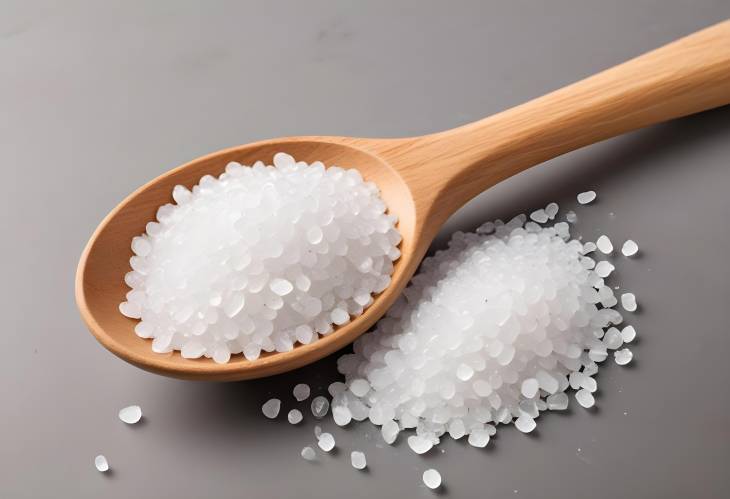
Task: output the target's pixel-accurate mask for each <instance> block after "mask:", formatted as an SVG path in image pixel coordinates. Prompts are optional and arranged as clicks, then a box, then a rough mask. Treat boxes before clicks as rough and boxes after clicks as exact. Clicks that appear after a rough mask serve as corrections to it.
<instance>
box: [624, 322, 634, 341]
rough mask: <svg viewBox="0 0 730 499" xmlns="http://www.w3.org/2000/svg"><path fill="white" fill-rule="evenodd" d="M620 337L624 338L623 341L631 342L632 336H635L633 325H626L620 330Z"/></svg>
mask: <svg viewBox="0 0 730 499" xmlns="http://www.w3.org/2000/svg"><path fill="white" fill-rule="evenodd" d="M621 338H622V339H623V340H624V343H631V342H632V341H634V338H636V329H634V326H626V327H625V328H623V329H622V330H621Z"/></svg>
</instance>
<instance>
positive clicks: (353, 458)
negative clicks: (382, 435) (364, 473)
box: [350, 450, 368, 470]
mask: <svg viewBox="0 0 730 499" xmlns="http://www.w3.org/2000/svg"><path fill="white" fill-rule="evenodd" d="M350 463H351V464H352V467H353V468H355V469H356V470H364V469H365V467H366V466H367V465H368V463H367V460H366V459H365V454H364V453H362V452H360V451H357V450H354V451H352V452H351V453H350Z"/></svg>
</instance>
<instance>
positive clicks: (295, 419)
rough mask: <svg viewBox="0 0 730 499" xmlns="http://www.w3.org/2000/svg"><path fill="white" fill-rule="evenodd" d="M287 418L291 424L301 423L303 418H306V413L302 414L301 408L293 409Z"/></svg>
mask: <svg viewBox="0 0 730 499" xmlns="http://www.w3.org/2000/svg"><path fill="white" fill-rule="evenodd" d="M286 419H287V420H288V421H289V423H291V424H299V423H301V422H302V419H304V415H302V411H300V410H299V409H292V410H291V411H289V414H287V415H286Z"/></svg>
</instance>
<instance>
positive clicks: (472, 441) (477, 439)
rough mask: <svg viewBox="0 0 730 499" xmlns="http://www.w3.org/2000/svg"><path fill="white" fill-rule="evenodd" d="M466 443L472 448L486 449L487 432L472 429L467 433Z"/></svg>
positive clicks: (487, 441) (480, 429)
mask: <svg viewBox="0 0 730 499" xmlns="http://www.w3.org/2000/svg"><path fill="white" fill-rule="evenodd" d="M467 441H468V442H469V445H471V446H472V447H478V448H482V447H486V446H487V444H488V443H489V431H488V430H486V429H482V428H474V429H472V430H471V433H469V438H468V439H467Z"/></svg>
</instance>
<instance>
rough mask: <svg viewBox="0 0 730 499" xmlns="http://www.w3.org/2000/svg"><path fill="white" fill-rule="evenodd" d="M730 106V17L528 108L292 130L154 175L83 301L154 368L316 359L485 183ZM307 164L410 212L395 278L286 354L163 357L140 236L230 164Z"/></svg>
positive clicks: (250, 368) (380, 306)
mask: <svg viewBox="0 0 730 499" xmlns="http://www.w3.org/2000/svg"><path fill="white" fill-rule="evenodd" d="M728 103H730V21H725V22H723V23H720V24H718V25H715V26H712V27H710V28H707V29H705V30H703V31H700V32H698V33H695V34H693V35H690V36H688V37H685V38H683V39H681V40H678V41H676V42H673V43H671V44H669V45H666V46H664V47H662V48H660V49H657V50H655V51H652V52H649V53H647V54H645V55H643V56H640V57H638V58H636V59H633V60H631V61H629V62H626V63H624V64H621V65H619V66H616V67H614V68H612V69H609V70H606V71H603V72H601V73H599V74H597V75H595V76H592V77H590V78H587V79H585V80H582V81H580V82H578V83H575V84H573V85H570V86H568V87H565V88H563V89H560V90H557V91H555V92H552V93H550V94H548V95H546V96H544V97H540V98H538V99H535V100H533V101H530V102H528V103H526V104H523V105H521V106H517V107H515V108H513V109H510V110H507V111H504V112H502V113H499V114H496V115H494V116H491V117H489V118H486V119H484V120H481V121H478V122H475V123H471V124H468V125H465V126H462V127H459V128H456V129H453V130H448V131H445V132H441V133H436V134H432V135H427V136H423V137H410V138H403V139H361V138H347V137H292V138H285V139H276V140H268V141H263V142H257V143H254V144H248V145H244V146H239V147H234V148H231V149H226V150H223V151H219V152H215V153H213V154H210V155H208V156H205V157H202V158H199V159H196V160H194V161H191V162H190V163H187V164H185V165H183V166H180V167H178V168H175V169H173V170H171V171H170V172H168V173H166V174H164V175H162V176H160V177H158V178H156V179H154V180H152V181H151V182H149V183H147V184H146V185H144V186H142V187H140V188H139V189H137V190H136V191H135V192H133V193H132V194H131V195H130V196H128V197H127V198H126V199H125V200H124V201H122V202H121V203H120V204H119V205H118V206H117V207H116V208H115V209H114V210H112V212H111V213H109V214H108V215H107V216H106V218H104V220H103V221H102V222H101V223H100V225H99V226H98V228H97V229H96V231H95V232H94V234H93V235H92V236H91V239H90V240H89V242H88V244H87V246H86V248H85V249H84V252H83V254H82V256H81V259H80V261H79V265H78V270H77V274H76V301H77V304H78V307H79V310H80V312H81V316H82V318H83V319H84V321H85V323H86V324H87V326H88V327H89V329H90V330H91V332H92V333H93V334H94V336H95V337H96V338H97V339H98V340H99V341H100V342H101V343H102V344H103V345H104V346H105V347H106V348H107V349H109V350H110V351H111V352H113V353H114V354H116V355H118V356H119V357H121V358H122V359H124V360H126V361H128V362H131V363H132V364H134V365H137V366H139V367H141V368H143V369H146V370H149V371H152V372H156V373H159V374H164V375H168V376H174V377H178V378H185V379H206V380H225V381H231V380H241V379H248V378H256V377H262V376H268V375H272V374H276V373H280V372H284V371H288V370H291V369H295V368H297V367H300V366H303V365H305V364H308V363H310V362H314V361H316V360H318V359H320V358H322V357H324V356H326V355H328V354H330V353H332V352H334V351H336V350H338V349H340V348H342V347H343V346H345V345H347V344H348V343H350V342H352V341H353V340H354V339H355V338H357V337H358V336H359V335H360V334H362V333H364V332H365V331H367V330H368V328H370V327H371V326H372V325H373V324H374V323H375V321H376V320H377V319H378V318H380V317H381V316H382V315H383V314H384V313H385V312H386V311H387V309H388V308H389V307H390V306H391V305H392V304H393V302H394V301H395V300H396V298H397V297H398V296H399V294H400V292H401V291H402V290H403V288H404V287H405V285H406V284H407V282H408V280H409V279H410V277H411V276H412V275H413V272H414V271H415V270H416V268H417V266H418V264H419V262H420V260H421V258H422V257H423V255H424V254H425V252H426V250H427V248H428V246H429V245H430V243H431V241H432V239H433V237H434V236H435V235H436V233H437V232H438V229H439V228H440V227H441V225H442V224H443V222H444V221H445V220H446V219H447V218H448V217H449V216H450V215H451V214H452V213H453V212H454V211H456V210H457V209H458V208H459V207H461V206H462V205H463V204H464V203H466V202H467V201H469V200H470V199H472V198H473V197H474V196H476V195H477V194H479V193H481V192H482V191H484V190H485V189H488V188H489V187H491V186H493V185H495V184H496V183H498V182H500V181H502V180H504V179H506V178H508V177H510V176H512V175H515V174H517V173H519V172H521V171H523V170H525V169H527V168H529V167H531V166H534V165H536V164H539V163H542V162H544V161H546V160H548V159H551V158H554V157H556V156H559V155H561V154H564V153H566V152H569V151H572V150H575V149H578V148H580V147H583V146H585V145H588V144H592V143H595V142H598V141H601V140H604V139H607V138H610V137H613V136H616V135H619V134H621V133H625V132H628V131H630V130H634V129H637V128H641V127H645V126H648V125H651V124H654V123H658V122H661V121H665V120H669V119H673V118H678V117H681V116H685V115H688V114H692V113H697V112H700V111H704V110H706V109H710V108H713V107H717V106H722V105H726V104H728ZM279 151H284V152H287V153H289V154H291V155H293V156H294V157H296V158H297V159H301V160H304V161H307V162H312V161H316V160H318V161H323V162H324V163H325V164H327V165H332V164H338V165H341V166H345V167H355V168H357V169H359V170H360V171H361V173H362V174H363V176H364V177H365V178H366V179H367V180H372V181H374V182H375V183H376V184H377V185H378V187H379V188H380V189H381V193H382V196H383V199H384V200H385V202H386V204H387V205H388V209H389V211H390V212H391V213H394V214H395V215H397V216H398V218H399V224H398V229H399V230H400V232H401V234H402V236H403V242H402V243H401V253H402V256H401V258H400V260H398V262H397V263H396V265H395V270H394V274H393V281H392V284H391V285H390V286H389V287H388V288H387V289H386V290H385V291H384V292H383V293H381V294H380V295H378V296H377V297H376V299H375V302H374V303H373V305H371V306H370V307H369V308H368V309H367V310H366V311H365V313H364V314H363V315H361V316H359V317H357V318H355V319H354V320H353V321H352V322H351V323H349V324H347V325H345V326H342V327H339V328H337V329H336V331H335V332H333V333H332V334H330V335H328V336H326V337H322V338H320V339H319V340H318V341H316V342H315V343H312V344H309V345H299V346H297V347H296V348H295V349H294V350H292V351H290V352H286V353H273V354H267V355H263V356H262V357H261V358H260V359H258V360H256V361H253V362H249V361H247V360H245V359H244V358H243V357H242V356H240V355H238V356H234V357H233V358H232V359H231V361H230V362H229V363H228V364H224V365H219V364H216V363H214V362H213V361H212V360H210V359H196V360H189V359H183V358H182V357H181V356H180V355H179V353H178V352H174V353H170V354H164V355H161V354H156V353H154V352H152V350H151V348H150V342H149V340H143V339H141V338H139V337H137V336H136V335H135V334H134V331H133V329H134V325H135V324H136V322H137V321H134V320H131V319H128V318H126V317H124V316H122V315H121V314H120V313H119V311H118V305H119V303H120V302H121V301H123V300H124V297H125V293H126V292H127V291H128V288H127V286H126V285H125V283H124V281H123V277H124V274H125V273H126V272H127V271H128V270H129V258H130V256H132V252H131V249H130V242H131V239H132V237H134V236H135V235H138V234H141V233H143V232H144V227H145V224H146V223H147V222H148V221H150V220H152V219H154V216H155V212H156V210H157V208H158V207H159V206H160V205H162V204H165V203H168V202H172V196H171V193H172V188H173V187H174V186H175V185H177V184H182V185H185V186H187V187H192V186H193V185H195V184H196V183H197V182H198V180H199V179H200V177H202V176H203V175H205V174H211V175H219V174H220V173H222V172H223V170H224V168H225V165H226V164H227V163H228V162H229V161H238V162H241V163H243V164H251V163H253V162H254V161H256V160H262V161H268V162H270V161H271V160H272V158H273V155H274V154H275V153H276V152H279Z"/></svg>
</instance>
